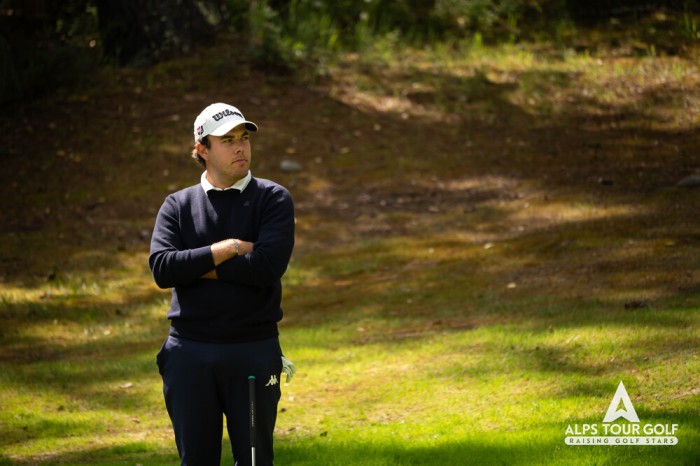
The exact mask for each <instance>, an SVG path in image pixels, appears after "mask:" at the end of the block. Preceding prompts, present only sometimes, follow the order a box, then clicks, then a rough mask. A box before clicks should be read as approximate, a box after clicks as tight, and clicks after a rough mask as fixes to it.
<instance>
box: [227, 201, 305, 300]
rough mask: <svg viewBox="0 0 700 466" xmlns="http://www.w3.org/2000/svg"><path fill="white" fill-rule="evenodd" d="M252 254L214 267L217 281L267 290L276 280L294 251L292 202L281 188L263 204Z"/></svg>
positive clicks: (285, 268) (280, 275) (280, 276)
mask: <svg viewBox="0 0 700 466" xmlns="http://www.w3.org/2000/svg"><path fill="white" fill-rule="evenodd" d="M261 218H262V220H261V225H260V230H259V232H258V238H257V240H256V241H255V245H254V248H253V252H251V253H248V254H246V255H244V256H238V257H234V258H233V259H230V260H228V261H226V262H223V263H222V264H220V265H219V266H218V267H217V268H216V274H217V277H218V279H219V280H223V281H227V282H231V283H236V284H240V285H252V286H258V287H266V286H270V285H272V284H274V283H275V282H276V281H279V280H280V279H281V278H282V275H284V272H285V271H286V270H287V265H288V264H289V259H290V258H291V256H292V250H293V249H294V203H293V201H292V197H291V195H290V194H289V192H288V191H287V190H286V189H284V188H282V187H278V189H276V190H274V191H273V192H272V195H271V196H270V197H269V198H268V199H267V200H266V201H265V203H264V206H263V210H262V216H261Z"/></svg>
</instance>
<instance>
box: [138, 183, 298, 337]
mask: <svg viewBox="0 0 700 466" xmlns="http://www.w3.org/2000/svg"><path fill="white" fill-rule="evenodd" d="M228 238H237V239H240V240H243V241H250V242H252V243H254V244H255V246H254V248H253V252H251V253H249V254H246V255H243V256H237V257H234V258H232V259H229V260H227V261H225V262H223V263H222V264H220V265H219V266H218V267H216V273H217V276H218V280H209V279H202V278H200V277H201V276H202V275H204V274H205V273H207V272H209V271H210V270H212V269H213V268H214V259H213V256H212V253H211V245H212V244H213V243H216V242H218V241H222V240H225V239H228ZM293 247H294V204H293V202H292V198H291V196H290V194H289V192H288V191H287V190H286V189H285V188H284V187H282V186H280V185H278V184H276V183H274V182H272V181H269V180H264V179H260V178H253V179H252V180H251V181H250V183H249V184H248V186H247V187H246V188H245V190H244V191H243V192H239V191H237V190H235V189H232V190H228V191H209V193H205V192H204V189H202V186H201V185H199V184H198V185H195V186H191V187H189V188H186V189H183V190H182V191H178V192H176V193H173V194H171V195H169V196H168V197H167V198H166V199H165V202H164V203H163V205H162V207H161V208H160V211H159V212H158V217H157V219H156V224H155V228H154V230H153V237H152V239H151V255H150V258H149V264H150V266H151V271H152V272H153V277H154V279H155V281H156V284H157V285H158V286H159V287H161V288H172V289H173V291H172V303H171V305H170V310H169V311H168V318H169V319H170V320H171V328H170V334H171V335H173V336H179V337H182V338H187V339H191V340H199V341H209V342H244V341H255V340H263V339H267V338H272V337H275V336H277V335H278V331H277V322H279V321H280V320H281V319H282V309H281V307H280V303H281V300H282V284H281V278H282V275H283V274H284V272H285V271H286V269H287V264H288V263H289V259H290V257H291V255H292V249H293Z"/></svg>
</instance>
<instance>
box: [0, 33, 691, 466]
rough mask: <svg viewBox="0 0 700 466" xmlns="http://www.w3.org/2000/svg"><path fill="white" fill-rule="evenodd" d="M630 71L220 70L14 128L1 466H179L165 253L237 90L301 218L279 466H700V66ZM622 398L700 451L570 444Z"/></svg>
mask: <svg viewBox="0 0 700 466" xmlns="http://www.w3.org/2000/svg"><path fill="white" fill-rule="evenodd" d="M617 52H618V51H616V50H609V51H599V52H598V53H596V54H595V55H592V54H586V53H577V52H574V51H570V50H558V49H557V48H556V47H554V46H550V47H545V46H538V47H535V46H525V45H520V46H502V47H498V48H485V47H473V46H469V44H453V45H452V46H451V47H447V46H445V47H436V48H435V49H430V50H412V49H404V48H400V47H398V46H396V45H395V44H391V43H378V44H376V46H375V47H374V48H373V49H371V50H369V51H368V52H367V53H366V54H363V55H352V54H348V55H343V56H340V57H339V58H337V59H335V60H333V61H332V62H330V63H328V64H327V69H326V72H325V74H324V75H323V76H314V77H306V78H295V79H294V80H292V79H285V80H278V79H272V78H268V77H266V76H264V75H262V74H260V73H258V72H255V71H250V70H249V68H248V66H247V64H246V63H236V62H233V61H232V62H226V61H216V62H212V63H210V66H208V67H203V66H195V65H197V64H199V63H200V62H201V57H195V58H190V59H182V60H177V61H173V62H168V63H165V64H161V65H158V66H155V67H151V68H139V69H120V70H108V71H107V72H105V75H104V76H101V79H100V80H99V82H98V83H95V84H94V85H89V86H87V85H86V87H85V88H81V89H79V90H78V91H77V92H73V91H72V92H71V93H67V92H64V93H58V94H57V95H55V96H52V97H50V98H48V100H46V101H42V102H35V103H30V104H24V105H21V106H18V107H17V108H13V109H6V110H4V111H3V113H2V114H1V115H0V130H2V131H3V133H4V134H6V135H8V142H7V144H6V147H3V148H2V149H0V150H2V155H3V161H4V162H5V165H6V166H5V168H4V170H3V172H2V174H0V182H1V183H2V184H3V186H5V187H6V188H7V190H6V194H5V195H4V196H3V197H2V199H0V208H1V210H2V212H3V215H2V218H3V223H4V225H5V228H4V229H3V230H2V231H0V239H1V241H0V277H1V280H0V317H1V318H2V321H3V322H4V325H3V326H2V328H1V329H0V362H1V363H2V370H0V405H1V406H2V410H1V411H0V464H18V465H29V464H99V465H108V464H115V465H116V464H142V465H155V464H176V463H177V453H176V451H175V447H174V442H173V437H172V429H171V427H170V424H169V420H168V418H167V413H166V412H165V408H164V404H163V401H162V395H161V386H160V378H159V376H158V373H157V370H156V367H155V354H156V353H157V351H158V348H159V347H160V345H161V343H162V341H163V339H164V338H165V335H166V333H167V327H168V323H167V321H166V320H165V311H166V309H167V304H168V300H169V294H168V293H167V292H164V291H161V290H158V289H157V288H156V286H155V285H154V284H153V283H152V280H151V277H150V274H149V271H148V267H147V257H148V244H149V239H150V228H151V227H152V223H153V220H154V218H155V213H156V211H157V209H158V207H159V206H160V204H161V202H162V200H163V198H164V197H165V195H167V193H169V192H171V191H173V190H175V189H179V188H181V187H185V186H188V185H191V184H194V183H196V182H197V180H198V176H199V173H198V170H197V168H196V166H195V165H194V163H193V162H192V161H190V160H188V155H187V153H188V150H187V148H188V147H189V144H191V141H190V138H191V136H190V134H191V119H192V117H193V115H196V114H197V113H198V112H199V110H200V109H201V108H203V107H204V106H205V105H207V104H208V103H210V102H213V101H230V102H231V103H233V104H235V105H237V106H239V107H240V108H241V109H242V110H243V111H244V112H245V113H246V116H248V117H249V118H251V119H252V120H253V121H256V122H257V123H259V124H260V127H261V131H260V133H259V135H257V136H256V139H255V140H254V141H253V154H254V158H253V173H254V174H255V175H256V176H260V177H266V178H272V179H275V180H277V181H279V182H281V183H282V184H284V185H286V186H287V187H289V188H290V190H291V191H292V193H293V195H294V197H295V201H296V207H297V247H296V249H295V253H294V257H293V259H292V263H291V265H290V268H289V271H288V272H287V275H286V276H285V279H284V280H285V303H284V310H285V319H284V320H283V322H282V324H281V332H282V335H281V340H282V344H283V348H284V350H285V353H286V354H287V356H288V357H290V359H292V360H293V361H294V362H295V363H296V365H297V367H298V373H297V375H296V376H295V377H294V379H293V380H292V382H291V383H290V384H288V385H284V386H283V397H282V400H281V403H280V412H279V417H278V424H277V430H276V459H277V462H278V464H281V465H287V464H289V465H347V464H362V465H413V464H436V465H437V464H440V465H445V464H479V465H481V464H533V465H535V464H537V465H539V464H582V465H604V464H605V465H608V464H610V465H618V464H632V465H634V464H639V465H647V464H674V465H678V464H688V465H690V464H697V460H698V458H700V417H699V416H698V412H699V410H700V386H699V385H698V381H699V380H700V359H699V357H698V345H699V344H700V330H699V329H700V314H699V313H698V309H700V275H699V273H700V272H698V270H697V264H698V258H699V257H700V242H699V239H700V237H699V236H698V226H699V224H698V217H697V206H698V205H700V189H689V188H679V187H677V186H676V183H677V182H678V181H679V180H680V179H682V178H683V177H685V176H687V175H690V174H693V173H694V172H695V173H697V170H698V169H699V167H700V153H699V152H698V150H697V147H698V146H700V132H699V130H698V128H700V72H699V71H700V69H699V67H698V66H697V60H696V58H697V54H696V55H694V56H690V57H686V58H682V57H663V56H633V55H630V54H622V55H620V54H619V53H617ZM387 57H391V58H392V60H391V61H389V62H387V61H386V59H387ZM234 72H235V73H236V75H237V76H242V77H243V78H245V79H240V80H236V82H234V83H232V84H231V86H230V87H227V88H225V89H222V88H221V79H220V78H221V77H222V76H229V75H231V74H232V73H234ZM154 122H155V123H154ZM10 129H12V131H10ZM284 159H291V160H294V161H297V162H299V163H301V164H302V165H303V167H304V169H303V170H302V171H300V172H294V173H287V172H283V171H281V170H280V169H279V165H280V162H281V161H282V160H284ZM620 381H623V382H624V384H625V386H626V388H627V391H628V393H629V396H630V399H631V401H632V403H633V404H634V407H635V409H636V412H637V414H638V415H639V418H640V421H641V423H642V424H646V423H649V424H677V425H678V431H677V432H676V436H677V438H678V444H677V445H675V446H625V447H620V446H567V445H565V443H564V439H565V437H566V436H567V435H566V434H565V431H566V429H567V427H568V426H569V425H570V424H600V423H602V420H603V417H604V415H605V413H606V411H607V409H608V405H609V404H610V401H611V399H612V397H613V395H614V394H615V390H616V388H617V386H618V384H619V382H620ZM618 423H622V424H624V423H626V421H624V420H623V421H618ZM224 458H225V462H224V464H228V465H231V464H232V463H233V462H232V459H231V458H230V453H229V452H228V447H227V446H226V445H225V444H224Z"/></svg>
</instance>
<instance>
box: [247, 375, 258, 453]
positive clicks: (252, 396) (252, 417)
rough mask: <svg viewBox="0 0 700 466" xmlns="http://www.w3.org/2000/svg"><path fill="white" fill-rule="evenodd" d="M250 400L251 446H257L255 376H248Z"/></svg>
mask: <svg viewBox="0 0 700 466" xmlns="http://www.w3.org/2000/svg"><path fill="white" fill-rule="evenodd" d="M248 400H249V403H250V446H251V447H252V448H255V437H256V435H255V376H254V375H251V376H249V377H248Z"/></svg>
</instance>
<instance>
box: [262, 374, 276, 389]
mask: <svg viewBox="0 0 700 466" xmlns="http://www.w3.org/2000/svg"><path fill="white" fill-rule="evenodd" d="M278 383H279V381H278V380H277V376H276V375H271V376H270V381H269V382H267V383H266V384H265V386H266V387H270V386H272V385H277V384H278Z"/></svg>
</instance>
